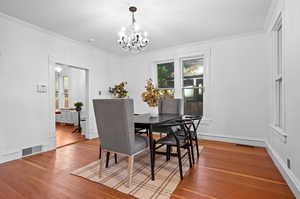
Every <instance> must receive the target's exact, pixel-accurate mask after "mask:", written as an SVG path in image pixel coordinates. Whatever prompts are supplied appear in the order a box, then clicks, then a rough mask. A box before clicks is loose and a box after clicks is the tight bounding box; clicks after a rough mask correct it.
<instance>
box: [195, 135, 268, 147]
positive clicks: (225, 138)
mask: <svg viewBox="0 0 300 199" xmlns="http://www.w3.org/2000/svg"><path fill="white" fill-rule="evenodd" d="M199 139H205V140H213V141H221V142H229V143H236V144H245V145H250V146H259V147H265V141H264V140H263V139H255V138H249V137H239V136H231V135H220V134H211V133H201V132H200V133H199Z"/></svg>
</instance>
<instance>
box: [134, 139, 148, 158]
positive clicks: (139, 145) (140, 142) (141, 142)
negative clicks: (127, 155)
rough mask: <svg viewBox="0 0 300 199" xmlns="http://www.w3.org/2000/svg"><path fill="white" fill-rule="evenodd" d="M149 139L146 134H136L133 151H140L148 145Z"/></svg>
mask: <svg viewBox="0 0 300 199" xmlns="http://www.w3.org/2000/svg"><path fill="white" fill-rule="evenodd" d="M148 142H149V139H148V137H146V136H141V135H136V136H135V144H134V151H133V154H134V153H137V152H140V151H142V150H143V149H145V148H147V147H148Z"/></svg>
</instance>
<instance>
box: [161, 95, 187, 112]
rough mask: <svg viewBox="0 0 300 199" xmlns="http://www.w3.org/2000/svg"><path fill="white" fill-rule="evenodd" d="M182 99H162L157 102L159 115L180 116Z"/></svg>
mask: <svg viewBox="0 0 300 199" xmlns="http://www.w3.org/2000/svg"><path fill="white" fill-rule="evenodd" d="M181 105H182V99H173V98H163V99H160V100H159V104H158V113H159V114H181V112H182V111H181Z"/></svg>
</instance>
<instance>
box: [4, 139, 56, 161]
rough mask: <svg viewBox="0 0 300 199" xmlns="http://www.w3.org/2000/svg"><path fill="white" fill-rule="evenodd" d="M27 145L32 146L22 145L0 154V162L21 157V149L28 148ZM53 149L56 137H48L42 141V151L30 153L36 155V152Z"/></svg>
mask: <svg viewBox="0 0 300 199" xmlns="http://www.w3.org/2000/svg"><path fill="white" fill-rule="evenodd" d="M29 147H32V146H23V147H22V148H20V149H16V150H11V151H9V152H6V153H3V154H1V155H0V164H2V163H5V162H9V161H13V160H17V159H20V158H22V157H23V156H22V149H23V148H29ZM55 149H56V137H49V138H48V140H47V142H44V143H43V144H42V151H41V152H38V153H34V154H31V155H36V154H39V153H43V152H47V151H50V150H55ZM31 155H28V156H31Z"/></svg>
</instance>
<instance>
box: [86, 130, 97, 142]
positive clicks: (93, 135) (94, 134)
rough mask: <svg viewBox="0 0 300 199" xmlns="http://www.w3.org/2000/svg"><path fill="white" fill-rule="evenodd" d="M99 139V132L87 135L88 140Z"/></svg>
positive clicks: (90, 132)
mask: <svg viewBox="0 0 300 199" xmlns="http://www.w3.org/2000/svg"><path fill="white" fill-rule="evenodd" d="M97 137H98V132H97V131H89V132H88V133H87V135H86V139H89V140H91V139H94V138H97Z"/></svg>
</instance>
